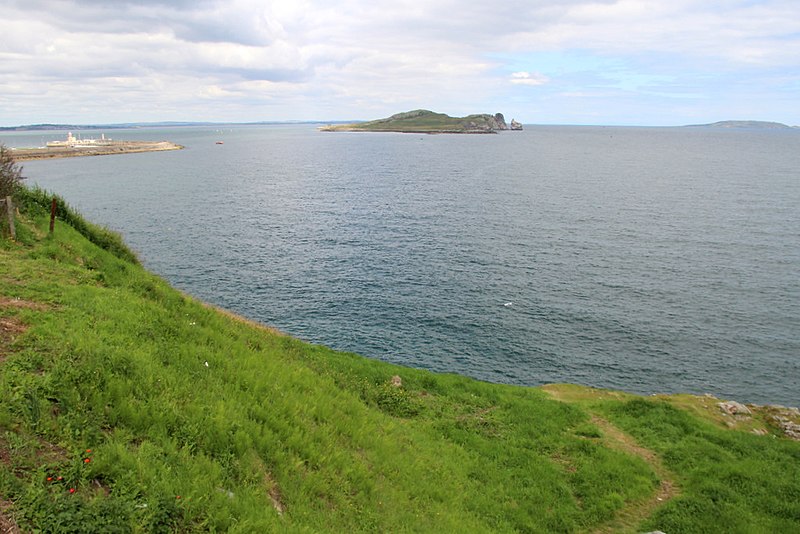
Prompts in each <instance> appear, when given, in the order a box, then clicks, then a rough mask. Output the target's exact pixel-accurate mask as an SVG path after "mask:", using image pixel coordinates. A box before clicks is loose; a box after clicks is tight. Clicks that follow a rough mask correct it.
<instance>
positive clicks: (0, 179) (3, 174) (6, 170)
mask: <svg viewBox="0 0 800 534" xmlns="http://www.w3.org/2000/svg"><path fill="white" fill-rule="evenodd" d="M24 179H25V177H24V176H22V167H20V166H19V164H17V162H16V161H14V156H13V155H12V153H11V149H10V148H8V147H6V146H5V145H4V144H2V143H0V199H4V198H6V197H10V196H12V195H14V193H16V192H17V190H18V189H19V186H20V184H21V183H22V180H24Z"/></svg>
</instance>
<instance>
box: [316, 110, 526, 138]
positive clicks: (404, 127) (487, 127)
mask: <svg viewBox="0 0 800 534" xmlns="http://www.w3.org/2000/svg"><path fill="white" fill-rule="evenodd" d="M319 130H320V131H323V132H400V133H425V134H442V133H459V134H464V133H466V134H487V133H497V132H498V131H500V130H522V124H520V123H519V122H517V121H516V120H512V121H511V127H509V126H508V124H506V119H505V117H503V114H502V113H496V114H494V115H489V114H479V115H468V116H466V117H451V116H449V115H445V114H444V113H435V112H433V111H428V110H426V109H417V110H414V111H406V112H404V113H396V114H394V115H392V116H391V117H388V118H385V119H377V120H374V121H368V122H356V123H351V124H329V125H326V126H320V127H319Z"/></svg>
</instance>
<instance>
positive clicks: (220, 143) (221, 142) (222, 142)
mask: <svg viewBox="0 0 800 534" xmlns="http://www.w3.org/2000/svg"><path fill="white" fill-rule="evenodd" d="M217 144H218V145H224V144H225V142H224V141H217Z"/></svg>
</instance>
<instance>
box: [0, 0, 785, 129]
mask: <svg viewBox="0 0 800 534" xmlns="http://www.w3.org/2000/svg"><path fill="white" fill-rule="evenodd" d="M417 108H426V109H433V110H436V111H441V112H444V113H448V114H450V115H464V114H469V113H494V112H498V111H500V112H503V113H504V114H505V115H506V119H508V120H510V119H511V118H512V117H513V118H516V119H517V120H520V121H521V122H524V123H540V124H621V125H628V124H630V125H677V124H688V123H699V122H712V121H717V120H725V119H757V120H772V121H779V122H785V123H788V124H800V1H799V0H492V1H490V0H392V1H383V0H330V1H323V0H285V1H284V0H275V1H269V0H261V1H258V0H229V1H218V0H175V1H171V2H170V1H161V0H143V1H138V2H132V1H130V2H128V1H122V0H114V1H104V0H24V1H16V0H0V126H11V125H18V124H32V123H42V122H58V123H64V122H67V123H79V124H88V123H111V122H131V121H162V120H181V121H183V120H186V121H234V122H245V121H263V120H349V119H371V118H378V117H383V116H386V115H390V114H392V113H395V112H398V111H405V110H410V109H417Z"/></svg>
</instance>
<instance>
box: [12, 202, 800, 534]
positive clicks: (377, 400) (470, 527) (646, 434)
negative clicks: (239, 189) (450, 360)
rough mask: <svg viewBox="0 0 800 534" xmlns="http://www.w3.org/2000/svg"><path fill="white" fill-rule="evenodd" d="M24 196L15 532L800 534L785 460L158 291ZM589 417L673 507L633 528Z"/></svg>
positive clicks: (799, 486)
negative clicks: (619, 438) (263, 323)
mask: <svg viewBox="0 0 800 534" xmlns="http://www.w3.org/2000/svg"><path fill="white" fill-rule="evenodd" d="M24 195H26V196H25V197H24V198H23V199H22V202H20V204H21V205H22V206H23V213H22V215H21V216H20V217H18V219H17V230H18V240H17V242H11V241H9V240H6V239H3V240H0V501H5V502H6V503H9V504H8V508H7V509H6V510H5V512H3V513H4V514H5V515H6V516H7V517H9V518H12V519H13V520H14V521H16V522H17V523H18V524H19V525H20V526H21V527H22V528H23V530H26V531H28V530H31V531H33V530H37V531H41V532H175V531H178V532H191V531H198V532H207V531H213V532H223V531H228V532H346V531H357V532H362V531H370V532H458V531H465V532H584V531H592V530H595V529H600V530H603V529H607V528H609V525H615V527H614V528H617V527H619V528H620V529H622V530H629V531H634V532H635V531H637V529H642V528H648V529H655V528H660V529H662V530H666V531H667V532H670V534H672V533H673V532H702V531H704V530H705V531H711V530H712V529H713V528H712V527H714V526H720V525H723V526H724V527H725V528H724V530H730V531H737V529H738V531H741V532H768V531H786V532H788V531H798V530H800V516H799V515H798V505H797V504H796V503H797V502H800V493H798V492H800V474H798V472H797V469H798V468H797V466H798V465H800V462H798V460H800V458H799V457H798V455H799V454H800V446H798V445H800V444H797V443H794V442H788V441H785V440H783V439H777V438H772V437H771V436H751V435H747V434H744V433H741V432H735V431H729V430H725V429H720V428H718V427H715V426H714V425H713V424H712V423H708V422H706V421H704V420H702V419H701V418H698V417H696V416H694V415H691V414H690V413H689V412H687V411H683V410H680V409H678V408H674V407H671V406H669V405H666V404H664V403H659V402H652V401H643V400H639V399H637V398H633V400H631V398H632V397H630V396H622V397H621V398H619V399H616V398H603V399H602V400H599V401H585V400H581V401H580V402H577V401H576V402H560V401H557V400H554V399H553V398H551V396H550V395H549V394H548V393H546V392H545V391H542V390H540V389H535V388H522V387H512V386H504V385H494V384H488V383H483V382H478V381H475V380H471V379H468V378H464V377H460V376H455V375H445V374H434V373H430V372H426V371H421V370H414V369H408V368H403V367H398V366H393V365H390V364H386V363H382V362H379V361H375V360H369V359H366V358H363V357H360V356H357V355H354V354H346V353H340V352H335V351H332V350H330V349H327V348H325V347H321V346H316V345H311V344H308V343H304V342H301V341H298V340H296V339H293V338H291V337H288V336H285V335H282V334H280V333H277V332H274V331H271V330H269V329H266V328H262V327H259V326H257V325H253V324H251V323H248V322H247V321H243V320H238V319H237V318H235V317H232V316H230V315H229V314H225V313H221V312H220V311H218V310H216V309H214V308H212V307H209V306H206V305H204V304H202V303H200V302H197V301H195V300H193V299H192V298H189V297H187V296H186V295H183V294H181V293H179V292H178V291H176V290H174V289H172V288H171V287H170V286H169V285H168V284H166V283H165V282H164V281H163V280H161V279H159V278H158V277H156V276H154V275H152V274H150V273H148V272H147V271H145V270H144V269H143V268H141V267H140V266H139V265H138V264H137V262H136V261H135V256H134V255H133V254H132V253H130V251H129V250H128V249H127V248H126V247H125V245H124V243H123V242H122V240H121V239H120V238H119V236H117V235H116V234H113V233H112V232H109V231H108V230H105V229H102V228H99V227H96V226H94V225H91V224H89V223H88V222H86V221H85V220H83V219H82V218H81V217H80V216H79V215H78V214H76V213H75V212H74V211H73V210H71V209H70V208H69V207H68V206H66V205H64V207H63V210H64V211H63V212H62V218H61V219H60V220H59V221H57V225H56V231H55V235H54V236H49V235H48V231H47V230H48V219H49V198H50V197H49V195H48V194H46V193H45V192H42V191H27V192H26V193H24ZM62 204H63V203H62ZM65 221H69V222H70V223H71V224H74V226H75V227H73V226H71V225H70V224H66V223H65ZM394 375H398V376H400V377H401V378H402V386H401V387H399V388H398V387H395V386H393V385H391V379H392V377H393V376H394ZM665 406H666V407H665ZM592 413H600V414H602V415H603V417H605V418H606V419H608V420H610V421H612V422H613V423H615V424H616V425H617V426H618V427H619V428H622V429H623V430H626V431H627V432H628V433H630V434H631V435H633V436H635V437H636V439H637V440H639V442H640V444H641V445H643V446H645V447H648V448H649V449H651V450H653V451H656V452H657V453H658V454H659V455H660V457H661V459H662V461H663V463H664V464H665V465H666V466H667V467H668V468H669V469H670V470H672V472H674V473H675V475H676V477H678V478H679V480H678V482H679V483H680V485H681V488H682V493H681V494H680V495H679V496H678V497H676V498H675V499H672V500H671V501H669V502H668V503H666V504H665V505H664V506H663V507H659V508H656V509H655V511H654V512H653V513H652V514H649V516H648V517H643V518H640V517H639V516H637V515H636V514H635V513H632V511H636V510H637V509H640V508H642V507H644V506H645V505H646V504H647V503H650V502H651V501H652V500H653V499H654V497H655V495H656V492H657V489H658V487H659V482H660V480H659V476H660V475H659V474H657V469H655V468H654V466H653V465H652V464H651V463H649V462H648V461H647V460H646V459H645V458H643V457H641V456H640V455H637V454H633V453H631V452H630V451H626V450H624V448H620V447H616V446H611V445H610V444H609V442H608V440H607V439H606V437H605V436H604V432H603V430H602V429H601V428H599V427H597V426H596V425H594V424H593V423H592V419H591V414H592ZM89 451H90V452H89ZM86 460H89V461H88V462H87V461H86ZM59 477H61V478H60V479H59ZM48 478H49V479H51V480H48ZM70 489H74V490H75V491H74V492H70ZM0 504H2V502H0ZM0 510H2V508H0ZM642 521H644V522H643V523H642ZM728 527H731V528H730V529H729V528H728Z"/></svg>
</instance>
